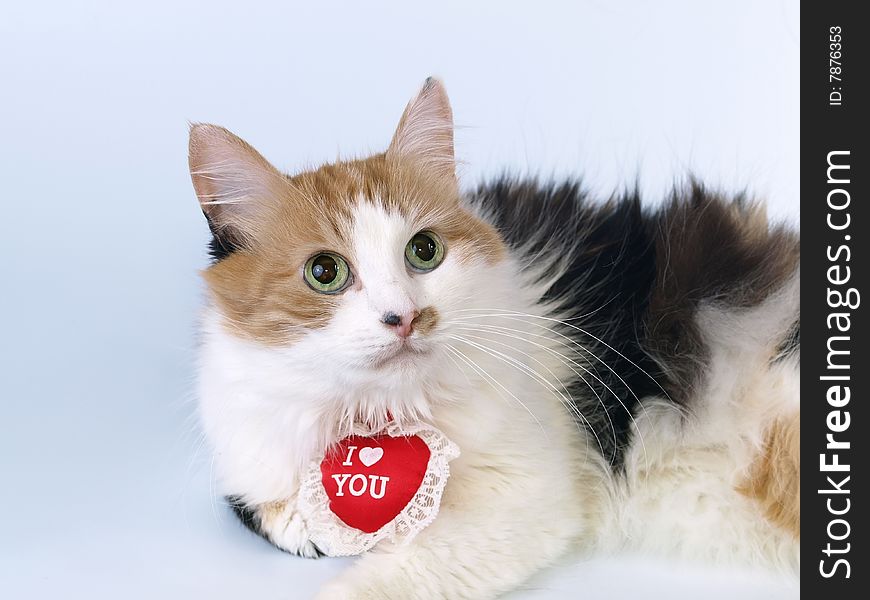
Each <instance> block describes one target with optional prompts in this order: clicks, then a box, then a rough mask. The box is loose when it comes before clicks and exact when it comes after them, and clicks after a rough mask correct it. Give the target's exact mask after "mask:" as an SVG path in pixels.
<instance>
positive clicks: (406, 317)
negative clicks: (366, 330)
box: [381, 310, 420, 338]
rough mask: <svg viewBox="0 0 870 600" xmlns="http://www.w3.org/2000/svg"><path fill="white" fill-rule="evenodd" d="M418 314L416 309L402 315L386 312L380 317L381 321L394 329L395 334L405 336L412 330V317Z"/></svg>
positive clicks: (414, 317)
mask: <svg viewBox="0 0 870 600" xmlns="http://www.w3.org/2000/svg"><path fill="white" fill-rule="evenodd" d="M419 314H420V313H419V312H417V311H416V310H413V311H411V312H408V313H405V314H403V315H399V314H396V313H394V312H388V313H386V314H384V316H383V317H381V323H383V324H384V325H386V326H387V327H389V328H390V329H392V330H393V331H395V332H396V335H397V336H399V337H401V338H406V337H408V336H409V335H411V333H412V332H413V331H414V319H416V318H417V316H418V315H419Z"/></svg>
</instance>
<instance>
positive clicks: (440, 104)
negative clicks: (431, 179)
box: [387, 77, 456, 179]
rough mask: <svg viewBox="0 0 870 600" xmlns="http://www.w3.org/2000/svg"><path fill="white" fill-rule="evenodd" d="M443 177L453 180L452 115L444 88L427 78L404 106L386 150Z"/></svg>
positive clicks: (391, 154)
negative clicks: (415, 162) (405, 106)
mask: <svg viewBox="0 0 870 600" xmlns="http://www.w3.org/2000/svg"><path fill="white" fill-rule="evenodd" d="M387 157H404V158H409V159H412V160H415V161H417V162H418V163H419V164H420V165H421V166H423V167H424V168H426V169H430V170H432V171H434V172H437V173H439V174H441V175H444V176H449V177H450V178H453V179H455V178H456V160H455V158H454V155H453V111H452V110H451V109H450V100H449V99H448V98H447V92H446V91H445V90H444V84H442V83H441V82H440V81H439V80H437V79H435V78H433V77H430V78H428V79H427V80H426V82H425V83H424V84H423V87H422V88H421V89H420V91H419V92H418V93H417V95H416V96H415V97H414V98H413V99H412V100H411V101H410V102H409V103H408V106H407V108H405V112H404V114H402V118H401V120H400V121H399V126H398V127H397V128H396V133H395V134H394V135H393V141H392V142H390V147H389V149H388V150H387Z"/></svg>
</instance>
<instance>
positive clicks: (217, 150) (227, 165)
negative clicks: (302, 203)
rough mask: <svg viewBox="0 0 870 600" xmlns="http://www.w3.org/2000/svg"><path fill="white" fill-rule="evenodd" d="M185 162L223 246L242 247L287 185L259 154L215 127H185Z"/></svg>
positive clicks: (277, 203) (203, 209) (202, 204)
mask: <svg viewBox="0 0 870 600" xmlns="http://www.w3.org/2000/svg"><path fill="white" fill-rule="evenodd" d="M189 162H190V177H191V179H192V180H193V188H194V189H195V190H196V195H197V197H198V198H199V205H200V207H201V208H202V212H203V213H204V214H205V218H206V219H207V220H208V224H209V227H210V228H211V231H212V233H213V234H214V236H215V238H216V239H217V240H218V241H219V242H220V243H221V244H222V245H223V246H225V247H226V248H237V247H243V246H245V245H247V244H248V243H249V242H250V241H251V240H252V239H253V238H254V237H255V234H256V232H257V231H258V229H259V228H260V227H261V225H262V222H263V219H264V218H267V216H268V214H269V213H270V212H271V211H272V210H273V209H274V208H275V207H276V206H278V205H279V204H280V202H281V198H283V197H285V195H286V193H287V189H288V186H289V183H288V181H287V179H286V177H285V176H284V175H283V174H281V172H280V171H278V169H276V168H275V167H273V166H272V165H271V164H269V161H267V160H266V159H265V158H263V156H262V155H261V154H260V153H259V152H257V151H256V150H254V148H252V147H251V146H250V145H249V144H248V143H247V142H245V141H244V140H242V139H241V138H239V137H238V136H236V135H234V134H233V133H231V132H230V131H228V130H226V129H224V128H223V127H218V126H217V125H209V124H203V123H196V124H193V125H191V127H190V154H189Z"/></svg>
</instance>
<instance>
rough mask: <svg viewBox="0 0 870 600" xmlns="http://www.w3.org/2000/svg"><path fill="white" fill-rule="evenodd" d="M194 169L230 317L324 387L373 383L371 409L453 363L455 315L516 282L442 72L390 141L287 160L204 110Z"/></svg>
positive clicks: (226, 324)
mask: <svg viewBox="0 0 870 600" xmlns="http://www.w3.org/2000/svg"><path fill="white" fill-rule="evenodd" d="M190 170H191V176H192V178H193V184H194V187H195V189H196V193H197V196H198V197H199V200H200V204H201V207H202V210H203V212H204V213H205V216H206V218H207V220H208V223H209V226H210V228H211V231H212V233H213V234H214V241H213V245H212V250H213V254H214V255H215V258H216V261H215V262H214V264H212V266H210V267H209V268H208V269H207V270H206V271H205V274H204V277H205V280H206V282H207V286H208V290H209V293H210V297H211V301H212V302H211V304H212V309H213V310H214V311H215V312H216V314H217V315H219V319H220V322H221V323H220V324H221V327H222V328H223V329H224V331H225V332H226V333H227V334H228V335H231V336H234V337H236V338H238V339H240V340H245V341H246V342H249V343H251V344H253V346H255V347H257V348H258V354H259V355H261V356H263V360H268V361H272V362H274V364H275V365H277V367H276V368H277V369H279V370H284V371H282V372H286V374H287V378H288V380H291V381H293V382H294V383H295V385H297V389H299V390H301V389H303V387H310V388H311V389H313V390H316V392H315V395H318V394H322V398H323V401H324V402H329V401H330V399H331V398H334V399H336V401H339V402H346V401H347V398H348V397H350V398H351V400H350V402H351V403H352V402H353V397H354V395H356V394H360V395H361V397H365V398H367V400H366V402H369V403H370V405H369V406H367V407H363V408H360V409H359V410H360V411H361V412H363V413H371V412H372V411H378V410H381V409H380V408H378V406H380V403H379V402H378V401H377V400H375V401H372V400H371V398H375V399H377V398H383V403H382V404H383V407H382V408H383V409H385V410H388V411H399V412H401V411H402V410H403V408H402V406H401V401H400V400H396V399H395V398H389V396H390V395H391V394H392V393H394V392H395V393H397V394H399V395H401V394H410V395H413V394H414V393H415V392H414V391H413V390H411V389H409V388H415V387H416V388H419V387H420V386H422V385H424V384H436V383H437V379H438V378H439V377H440V376H441V374H443V373H445V372H446V371H447V370H448V369H450V370H455V366H453V359H451V356H450V355H449V352H448V346H449V344H450V342H449V332H450V326H449V322H450V321H451V320H452V319H454V318H455V317H456V316H457V315H461V313H462V311H463V310H467V309H469V308H474V307H478V308H486V307H488V306H491V304H492V302H493V298H497V297H500V296H501V295H503V294H505V293H508V290H507V289H506V288H505V286H506V285H509V283H510V282H509V278H510V275H509V271H508V270H506V269H504V268H502V265H503V263H504V262H505V260H504V259H505V257H506V254H507V253H506V247H505V245H504V242H503V241H502V239H501V238H500V236H499V235H498V233H497V232H496V230H495V229H494V228H493V227H492V226H491V225H490V224H488V223H487V222H486V221H485V220H483V219H481V218H480V217H479V216H478V215H476V214H474V213H473V212H472V211H471V210H469V209H468V208H467V207H466V206H464V205H463V202H462V199H461V196H460V192H459V186H458V183H457V179H456V174H455V161H454V150H453V119H452V111H451V108H450V105H449V102H448V99H447V95H446V93H445V91H444V88H443V86H442V84H441V83H440V82H439V81H437V80H433V79H429V80H427V81H426V83H425V84H424V86H423V88H422V89H421V90H420V92H419V93H418V94H417V96H416V97H414V98H413V99H412V100H411V102H410V103H409V104H408V106H407V108H406V109H405V112H404V114H403V115H402V118H401V120H400V122H399V125H398V128H397V129H396V131H395V134H394V135H393V138H392V141H391V143H390V145H389V148H388V149H387V150H386V152H384V153H381V154H376V155H374V156H371V157H369V158H366V159H364V160H349V161H343V162H336V163H334V164H328V165H325V166H323V167H321V168H319V169H317V170H314V171H306V172H302V173H298V174H295V175H285V174H283V173H281V172H279V171H278V170H277V169H275V168H274V167H273V166H272V165H271V164H269V163H268V162H267V161H266V160H265V159H264V158H263V157H262V156H261V155H260V154H259V153H258V152H257V151H256V150H254V149H253V148H252V147H251V146H249V145H248V144H246V143H245V142H244V141H242V140H241V139H239V138H238V137H236V136H235V135H233V134H232V133H230V132H229V131H227V130H226V129H223V128H221V127H217V126H213V125H194V126H193V127H192V129H191V134H190ZM260 350H262V351H263V352H260ZM453 358H458V357H453ZM308 391H309V392H310V391H311V390H308ZM372 402H374V404H373V405H372ZM397 402H399V403H398V404H397ZM343 410H353V408H352V407H347V406H345V408H344V409H343Z"/></svg>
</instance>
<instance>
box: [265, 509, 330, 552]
mask: <svg viewBox="0 0 870 600" xmlns="http://www.w3.org/2000/svg"><path fill="white" fill-rule="evenodd" d="M261 522H262V523H263V527H264V530H266V531H267V532H268V539H269V541H271V542H272V543H273V544H275V545H276V546H278V547H279V548H281V550H284V551H286V552H290V553H291V554H298V555H299V556H302V557H305V558H318V557H320V556H323V553H322V552H321V551H320V550H319V549H318V548H317V546H315V545H314V544H313V543H312V542H311V540H310V539H309V537H308V526H307V525H306V524H305V521H304V520H303V519H302V517H301V516H300V515H299V513H297V512H295V511H294V510H292V508H291V507H290V504H289V503H285V505H284V507H283V508H282V509H281V510H279V511H277V514H275V515H274V516H271V515H268V516H264V517H262V521H261Z"/></svg>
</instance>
